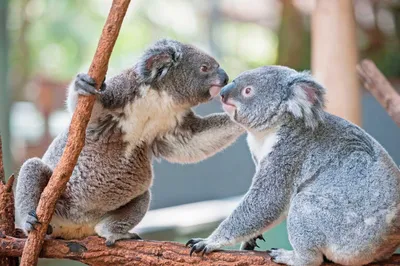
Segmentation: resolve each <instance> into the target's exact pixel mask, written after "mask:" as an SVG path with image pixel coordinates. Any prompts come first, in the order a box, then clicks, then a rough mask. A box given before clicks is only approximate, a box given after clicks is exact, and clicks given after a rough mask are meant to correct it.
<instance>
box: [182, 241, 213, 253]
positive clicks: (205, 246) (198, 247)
mask: <svg viewBox="0 0 400 266" xmlns="http://www.w3.org/2000/svg"><path fill="white" fill-rule="evenodd" d="M208 242H209V241H207V240H206V239H202V238H192V239H190V240H189V241H188V242H187V243H186V246H187V247H191V249H190V256H192V254H193V253H200V252H201V256H204V254H208V253H210V252H212V251H214V250H216V249H217V248H218V246H217V245H215V244H210V243H208Z"/></svg>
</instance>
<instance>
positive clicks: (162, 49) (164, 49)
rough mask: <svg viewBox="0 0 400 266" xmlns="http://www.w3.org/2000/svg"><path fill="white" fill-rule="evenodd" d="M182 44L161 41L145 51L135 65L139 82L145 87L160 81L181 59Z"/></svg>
mask: <svg viewBox="0 0 400 266" xmlns="http://www.w3.org/2000/svg"><path fill="white" fill-rule="evenodd" d="M181 46H182V44H181V43H179V42H177V41H172V40H161V41H158V42H156V43H155V44H154V45H153V46H152V47H150V48H149V49H147V51H145V53H144V54H143V56H142V57H141V59H140V60H139V62H138V65H137V73H138V74H139V77H140V79H141V81H142V82H143V83H145V84H147V85H149V84H151V83H153V82H154V81H156V80H161V79H162V78H163V77H164V76H165V75H166V74H167V72H168V71H169V70H170V69H171V68H172V67H174V66H176V65H177V64H178V63H179V61H180V59H181V57H182V51H181V50H182V49H181Z"/></svg>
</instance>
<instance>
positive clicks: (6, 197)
mask: <svg viewBox="0 0 400 266" xmlns="http://www.w3.org/2000/svg"><path fill="white" fill-rule="evenodd" d="M13 183H14V175H12V176H11V177H10V178H9V179H8V181H7V182H5V178H4V168H3V152H2V143H1V136H0V233H2V234H7V235H10V236H14V234H15V221H14V196H13V192H12V186H13ZM17 264H18V259H17V258H12V257H7V256H3V257H2V256H0V266H16V265H17Z"/></svg>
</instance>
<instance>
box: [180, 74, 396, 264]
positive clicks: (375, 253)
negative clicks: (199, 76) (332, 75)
mask: <svg viewBox="0 0 400 266" xmlns="http://www.w3.org/2000/svg"><path fill="white" fill-rule="evenodd" d="M324 93H325V89H324V88H323V87H322V86H321V85H320V84H318V83H317V82H316V81H314V79H313V78H312V77H311V76H310V74H308V73H306V72H297V71H295V70H293V69H290V68H287V67H282V66H266V67H260V68H257V69H254V70H250V71H246V72H244V73H242V74H240V75H239V76H238V77H237V78H236V79H235V80H233V81H232V82H231V83H230V84H228V85H227V86H225V87H224V88H223V89H222V91H221V93H220V94H221V101H222V103H223V108H224V110H225V112H226V113H228V114H229V116H230V117H231V119H232V120H233V121H235V122H236V123H238V124H240V125H241V126H243V128H245V129H246V131H247V142H248V146H249V149H250V151H251V155H252V157H253V160H254V163H255V166H256V170H255V175H254V177H253V179H252V183H251V186H250V188H249V190H248V192H247V193H246V194H245V196H244V197H243V199H242V201H241V202H240V203H239V205H238V206H237V207H236V209H235V210H234V211H233V212H232V214H231V215H230V216H229V217H228V218H227V219H225V220H224V221H223V222H222V223H221V224H220V225H219V226H218V228H217V229H216V230H215V231H214V232H213V233H212V234H211V235H210V236H209V237H208V238H206V239H200V238H194V239H191V240H189V242H188V243H187V245H188V246H190V247H191V248H192V250H191V253H193V252H196V253H199V252H202V253H203V254H204V253H208V252H211V251H213V250H216V249H220V248H222V247H224V246H227V245H233V244H235V243H238V242H240V241H244V243H243V244H242V247H245V249H252V248H254V246H255V245H254V242H255V240H256V238H257V236H258V235H260V234H262V233H263V232H265V231H266V230H269V229H270V228H272V227H273V226H275V225H277V224H278V223H279V222H281V221H282V220H284V219H287V230H288V233H289V240H290V243H291V245H292V247H293V250H292V251H289V250H284V249H272V250H270V251H268V252H269V254H270V256H271V257H272V259H273V261H275V262H277V263H283V264H287V265H295V266H300V265H320V264H321V263H322V262H323V258H324V256H325V257H326V258H327V259H328V260H331V261H333V262H335V263H339V264H343V265H363V264H367V263H370V262H375V261H379V260H383V259H386V258H388V257H390V256H391V255H392V253H393V252H394V251H395V250H396V248H397V247H398V246H399V244H400V216H399V210H400V193H399V191H400V170H399V168H398V167H397V166H396V164H395V163H394V161H393V160H392V158H391V157H390V156H389V155H388V153H387V152H386V151H385V149H384V148H383V147H382V146H381V145H380V144H379V143H378V142H377V141H376V140H375V139H373V138H372V137H371V136H370V135H368V134H367V133H366V132H365V131H364V130H363V129H361V128H359V127H358V126H356V125H354V124H352V123H350V122H349V121H346V120H345V119H342V118H339V117H337V116H334V115H332V114H329V113H326V112H325V111H324V110H323V108H324Z"/></svg>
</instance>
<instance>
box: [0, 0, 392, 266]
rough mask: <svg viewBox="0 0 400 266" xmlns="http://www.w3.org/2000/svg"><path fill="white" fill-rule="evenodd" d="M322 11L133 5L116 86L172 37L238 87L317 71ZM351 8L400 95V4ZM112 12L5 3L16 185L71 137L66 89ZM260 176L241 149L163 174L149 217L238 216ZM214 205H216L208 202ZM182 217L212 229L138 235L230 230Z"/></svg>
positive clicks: (177, 2)
mask: <svg viewBox="0 0 400 266" xmlns="http://www.w3.org/2000/svg"><path fill="white" fill-rule="evenodd" d="M314 2H315V1H313V0H304V1H300V0H297V1H296V0H168V1H162V0H147V1H144V0H133V1H132V3H131V5H130V7H129V10H128V12H127V15H126V17H125V20H124V23H123V26H122V29H121V32H120V35H119V37H118V40H117V43H116V45H115V48H114V51H113V54H112V57H111V61H110V64H109V72H108V74H107V76H112V75H113V74H115V73H117V72H119V71H121V70H122V69H124V68H128V67H130V66H132V65H133V64H134V62H135V60H136V59H137V58H138V56H139V55H140V54H141V52H142V51H143V50H144V49H145V48H146V47H147V46H148V45H150V44H151V43H153V42H154V41H155V40H157V39H159V38H164V37H168V38H173V39H177V40H179V41H182V42H187V43H192V44H194V45H196V46H198V47H200V48H201V49H203V50H205V51H207V52H209V53H211V54H212V55H214V56H215V57H216V58H217V60H219V61H220V63H221V66H222V67H223V68H224V69H225V70H226V71H227V72H228V74H229V76H230V77H231V79H232V78H234V77H235V76H236V75H237V74H239V73H240V72H242V71H244V70H247V69H249V68H255V67H258V66H261V65H269V64H281V65H286V66H289V67H292V68H295V69H297V70H303V69H310V62H311V30H310V28H311V27H310V20H311V13H312V10H313V5H314ZM353 4H354V15H355V20H356V25H357V45H358V50H359V57H360V58H370V59H372V60H373V61H374V62H375V63H376V64H377V66H378V67H379V68H380V69H381V70H382V72H383V73H384V74H385V75H386V76H387V77H388V79H389V80H390V82H391V83H392V84H393V85H394V86H395V87H396V88H397V89H398V88H399V87H400V1H396V0H394V1H376V0H355V1H353ZM110 5H111V0H85V1H82V0H64V1H57V0H13V1H7V0H2V1H0V12H1V13H0V108H1V109H0V133H1V135H2V138H3V152H4V156H5V167H6V173H7V175H10V174H11V173H12V172H15V173H17V172H18V169H19V167H20V165H21V164H22V162H23V161H24V160H26V159H27V158H29V157H33V156H41V155H42V154H43V153H44V151H45V149H46V148H47V146H48V145H49V143H50V142H51V140H52V139H53V138H54V137H55V136H56V135H57V134H58V133H59V132H60V130H62V129H63V128H65V127H66V126H68V121H69V118H70V117H69V115H68V114H67V113H66V111H65V108H64V101H65V95H66V94H65V92H66V91H65V89H66V86H67V85H68V83H69V82H70V81H71V80H72V79H73V78H74V76H75V75H76V73H78V72H86V71H87V69H88V67H89V64H90V62H91V60H92V57H93V54H94V51H95V49H96V46H97V42H98V38H99V36H100V34H101V30H102V27H103V25H104V22H105V19H106V16H107V14H108V11H109V8H110ZM360 90H362V92H363V93H362V98H361V99H360V101H362V127H363V128H364V129H366V130H367V132H368V133H370V134H371V135H372V136H374V137H375V138H377V139H378V141H380V142H381V143H382V145H383V146H384V147H385V148H386V149H387V150H388V152H389V153H390V154H391V155H392V156H393V158H394V159H395V161H396V162H397V163H398V164H399V163H400V141H399V136H400V131H399V128H398V127H397V126H396V125H395V124H394V123H393V121H391V119H390V118H389V116H388V115H387V114H386V112H385V111H384V110H383V109H382V107H380V105H379V104H378V103H377V102H376V100H375V99H374V98H373V97H372V96H371V95H370V94H369V93H368V92H366V91H365V90H364V89H363V88H360ZM216 111H221V108H220V106H219V104H218V102H216V101H215V102H211V103H209V104H206V105H202V106H200V107H198V108H197V112H198V113H200V114H207V113H210V112H216ZM222 165H224V167H222ZM253 172H254V165H253V163H252V161H251V159H250V156H249V152H248V149H247V147H246V143H245V140H244V138H241V139H240V140H239V141H238V142H237V143H236V144H234V145H233V146H232V147H230V148H229V149H227V150H226V151H225V152H223V153H221V154H218V155H216V156H215V157H213V158H210V159H208V160H206V161H205V162H202V163H199V164H197V165H186V166H181V165H171V164H168V163H166V162H161V163H156V164H155V176H156V178H155V182H154V187H153V202H152V207H151V209H152V212H153V211H154V210H159V209H162V210H165V213H167V214H170V215H169V216H170V217H171V214H173V215H185V211H184V210H183V209H179V208H177V209H174V206H178V207H179V206H180V205H182V204H188V203H194V202H200V201H204V202H205V204H206V205H204V206H207V204H216V205H215V206H221V208H225V207H224V206H225V205H224V202H225V203H226V202H229V204H228V205H229V206H231V205H232V206H234V204H236V203H237V201H238V200H239V199H240V195H242V194H243V193H244V192H245V191H246V190H247V188H248V186H249V185H250V181H251V177H252V174H253ZM231 197H235V198H231ZM210 200H211V201H212V200H217V202H214V201H212V202H210V203H207V202H208V201H210ZM221 202H222V203H221ZM218 204H221V205H218ZM185 206H187V208H186V209H188V208H189V209H190V208H194V209H195V210H196V213H198V214H199V215H201V216H205V217H210V219H208V220H207V222H200V220H201V219H197V218H193V219H192V220H191V221H189V222H190V226H187V225H185V224H183V225H177V224H179V223H175V224H174V223H170V225H168V226H160V225H152V226H150V225H149V224H150V223H151V221H150V219H147V220H145V221H143V223H142V224H141V225H142V227H141V228H142V229H143V236H145V237H146V238H151V239H169V240H176V241H181V242H185V241H187V240H188V239H189V238H190V237H192V236H193V237H194V236H195V237H206V236H207V235H208V234H209V233H210V232H211V231H212V230H213V229H214V228H215V227H216V226H217V225H218V223H219V221H220V220H221V219H223V217H219V218H218V217H217V218H212V217H214V216H213V215H212V214H211V213H210V211H209V209H208V208H207V207H205V208H198V207H195V205H185ZM196 206H197V205H196ZM202 206H203V205H202ZM232 208H233V207H231V208H230V209H229V211H230V210H231V209H232ZM216 212H217V211H216ZM154 213H155V212H154ZM167 216H168V215H167ZM186 218H187V217H186ZM182 219H183V218H182ZM196 219H197V220H196ZM167 220H168V218H166V219H165V220H161V221H160V222H161V224H162V223H163V222H165V223H168V221H167ZM265 238H266V239H267V242H266V243H263V242H261V243H260V246H261V250H265V249H267V248H271V247H284V248H290V244H289V242H288V240H287V233H286V228H285V223H282V224H281V225H279V226H277V227H276V228H274V229H273V230H271V231H270V232H268V233H266V234H265ZM235 248H237V247H235ZM63 263H64V265H74V262H69V261H68V262H63ZM50 264H52V265H62V264H61V262H60V261H57V262H55V261H51V260H41V262H40V265H50Z"/></svg>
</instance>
